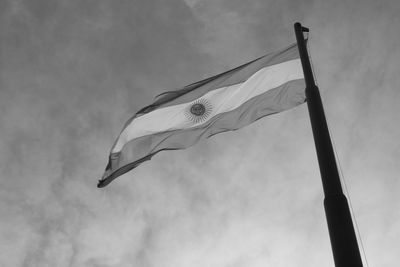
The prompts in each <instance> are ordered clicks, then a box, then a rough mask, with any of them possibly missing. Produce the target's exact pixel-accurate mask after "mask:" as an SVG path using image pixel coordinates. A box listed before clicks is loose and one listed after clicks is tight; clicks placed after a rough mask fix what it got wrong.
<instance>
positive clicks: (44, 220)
mask: <svg viewBox="0 0 400 267" xmlns="http://www.w3.org/2000/svg"><path fill="white" fill-rule="evenodd" d="M399 12H400V2H399V1H397V0H392V1H385V0H383V1H374V0H353V1H322V0H320V1H317V0H315V1H309V0H305V1H288V0H280V1H277V0H275V1H272V0H247V1H241V0H169V1H166V0H146V1H140V0H116V1H107V0H70V1H61V0H51V1H50V0H0V114H1V116H0V133H1V134H0V149H1V151H2V153H1V154H0V173H1V174H0V183H1V186H0V218H1V219H0V265H1V266H6V267H8V266H10V267H18V266H24V267H25V266H40V267H42V266H44V267H45V266H93V267H95V266H96V267H106V266H107V267H111V266H113V267H114V266H115V267H120V266H121V267H125V266H134V267H156V266H157V267H158V266H162V267H187V266H190V267H199V266H201V267H245V266H246V267H259V266H274V267H280V266H293V267H297V266H307V267H313V266H318V267H325V266H326V267H328V266H334V263H333V257H332V253H331V248H330V243H329V235H328V230H327V225H326V219H325V214H324V209H323V192H322V185H321V180H320V175H319V170H318V165H317V158H316V153H315V148H314V143H313V139H312V133H311V128H310V121H309V117H308V111H307V106H306V105H301V106H299V107H296V108H294V109H292V110H289V111H286V112H283V113H280V114H276V115H273V116H270V117H267V118H264V119H262V120H259V121H257V122H255V123H253V124H252V125H250V126H248V127H246V128H243V129H241V130H238V131H234V132H229V133H224V134H220V135H216V136H214V137H213V138H210V139H208V140H207V141H204V142H201V143H199V144H197V145H196V146H194V147H192V148H190V149H187V150H183V151H173V152H162V153H159V154H157V155H156V156H155V157H154V158H153V159H152V160H151V161H149V162H146V163H144V164H142V165H141V166H140V167H138V168H137V169H135V170H133V171H131V172H129V173H127V174H125V175H123V176H121V177H119V178H118V179H116V180H115V181H113V182H112V183H111V184H110V185H109V186H107V187H106V188H103V189H98V188H97V187H96V185H97V181H98V179H99V178H100V177H101V175H102V174H103V171H104V168H105V166H106V164H107V158H108V153H109V151H110V148H111V145H112V143H113V142H114V140H115V138H116V137H117V135H118V133H119V132H120V130H121V128H122V126H123V124H124V123H125V121H126V120H128V119H129V118H130V117H131V116H132V115H133V114H134V113H135V112H136V111H138V110H139V109H140V108H142V107H143V106H145V105H147V104H150V103H152V101H153V100H154V97H155V96H156V95H157V94H160V93H162V92H164V91H168V90H173V89H177V88H180V87H183V86H184V85H187V84H189V83H192V82H195V81H198V80H201V79H204V78H206V77H209V76H211V75H214V74H217V73H220V72H223V71H226V70H228V69H231V68H233V67H236V66H238V65H240V64H243V63H245V62H247V61H250V60H252V59H254V58H257V57H259V56H262V55H264V54H265V53H268V52H271V51H275V50H278V49H280V48H282V47H285V46H287V45H289V44H291V43H293V42H295V36H294V32H293V24H294V23H295V22H296V21H300V22H301V23H302V24H303V25H304V26H307V27H309V28H310V30H311V32H310V35H309V38H310V39H309V49H310V53H311V57H312V63H313V67H314V72H315V76H316V80H317V83H318V86H319V88H320V91H321V95H322V99H323V103H324V107H325V113H326V116H327V119H328V123H329V126H330V130H331V134H332V137H333V141H334V144H335V148H336V151H337V157H338V160H339V163H340V170H341V172H342V177H343V178H344V180H345V182H346V185H347V186H346V187H347V191H346V192H347V196H348V197H349V199H350V202H351V204H352V209H353V213H354V215H355V218H356V222H357V229H358V231H359V233H360V236H361V240H362V243H363V248H364V250H363V251H365V255H366V261H365V259H364V261H365V266H367V264H366V263H368V266H370V267H374V266H380V267H396V266H398V263H397V261H396V258H397V257H398V251H399V249H400V245H399V244H398V240H399V239H400V222H399V221H400V182H399V179H398V178H399V175H398V173H399V171H400V165H399V162H400V143H399V140H398V137H399V136H400V127H399V126H398V122H399V121H400V90H399V84H400V75H399V72H400V45H399V43H400V35H399V28H398V25H399V24H400V16H399V15H398V14H399Z"/></svg>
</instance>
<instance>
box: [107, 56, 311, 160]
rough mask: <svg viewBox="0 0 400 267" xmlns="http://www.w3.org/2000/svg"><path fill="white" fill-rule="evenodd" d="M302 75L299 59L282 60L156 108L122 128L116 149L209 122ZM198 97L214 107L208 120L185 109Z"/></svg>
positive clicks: (114, 150) (114, 149) (113, 150)
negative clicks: (191, 115)
mask: <svg viewBox="0 0 400 267" xmlns="http://www.w3.org/2000/svg"><path fill="white" fill-rule="evenodd" d="M302 77H303V73H302V71H301V62H300V60H299V59H294V60H291V61H286V62H282V63H279V64H276V65H272V66H269V67H265V68H263V69H261V70H259V71H258V72H256V73H255V74H253V75H252V76H251V77H250V78H249V79H247V80H246V81H245V82H243V83H239V84H234V85H231V86H227V87H222V88H218V89H216V90H212V91H209V92H208V93H206V94H205V95H203V96H201V97H200V98H198V99H195V100H194V101H192V102H189V103H183V104H178V105H174V106H168V107H164V108H159V109H156V110H154V111H152V112H150V113H147V114H144V115H142V116H139V117H137V118H135V119H134V120H132V121H131V122H130V123H129V124H128V125H127V126H126V127H125V129H124V130H123V131H122V132H121V134H120V136H119V138H118V140H117V142H116V143H115V146H114V148H113V149H112V152H113V153H116V152H119V151H121V149H122V148H123V146H124V145H125V144H126V143H127V142H129V141H130V140H133V139H135V138H139V137H141V136H145V135H150V134H154V133H157V132H164V131H173V130H177V129H187V128H190V127H196V126H198V125H200V124H202V123H203V124H204V123H207V121H208V120H211V119H212V117H213V116H216V115H217V114H219V113H224V112H228V111H230V110H234V109H236V108H237V107H239V106H240V105H242V104H243V103H245V102H246V101H248V100H249V99H251V98H253V97H255V96H258V95H260V94H262V93H264V92H266V91H268V90H270V89H273V88H276V87H278V86H279V85H281V84H284V83H286V82H288V81H290V80H296V79H300V78H302ZM199 100H203V101H207V103H209V105H210V106H211V107H212V110H210V112H209V114H208V117H207V118H208V119H207V120H202V121H199V122H197V123H195V122H193V121H191V120H189V119H188V118H187V114H186V113H185V111H186V110H188V108H190V106H191V105H192V104H193V103H194V102H196V101H199Z"/></svg>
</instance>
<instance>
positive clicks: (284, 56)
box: [139, 43, 299, 113]
mask: <svg viewBox="0 0 400 267" xmlns="http://www.w3.org/2000/svg"><path fill="white" fill-rule="evenodd" d="M297 58H299V51H298V49H297V44H296V43H294V44H291V45H290V46H288V47H285V48H283V49H281V50H279V51H275V52H273V53H269V54H266V55H264V56H262V57H260V58H258V59H255V60H253V61H250V62H248V63H246V64H243V65H241V66H239V67H236V68H234V69H231V70H228V71H226V72H223V73H220V74H218V75H215V76H213V77H210V78H207V79H204V80H202V81H198V82H195V83H192V84H190V85H187V86H185V87H184V88H182V89H180V90H176V91H170V92H165V93H163V94H161V95H160V96H159V97H157V99H156V101H155V102H154V103H153V104H151V105H150V106H148V107H145V108H144V109H142V110H141V111H142V112H139V113H147V112H149V111H152V110H154V109H156V108H160V107H166V106H173V105H177V104H182V103H188V102H191V101H194V100H195V99H197V98H199V97H201V96H202V95H204V94H206V93H207V92H209V91H212V90H215V89H218V88H222V87H227V86H231V85H234V84H238V83H242V82H244V81H246V80H247V79H248V78H250V77H251V76H252V75H253V74H254V73H256V72H257V71H258V70H260V69H262V68H265V67H268V66H272V65H276V64H279V63H282V62H285V61H290V60H293V59H297Z"/></svg>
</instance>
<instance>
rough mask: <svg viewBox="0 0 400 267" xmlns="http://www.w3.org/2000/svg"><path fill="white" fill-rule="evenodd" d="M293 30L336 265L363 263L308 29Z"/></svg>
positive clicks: (297, 27) (359, 265)
mask: <svg viewBox="0 0 400 267" xmlns="http://www.w3.org/2000/svg"><path fill="white" fill-rule="evenodd" d="M294 31H295V33H296V39H297V45H298V48H299V53H300V59H301V64H302V66H303V72H304V78H305V81H306V89H305V91H306V99H307V106H308V111H309V114H310V120H311V127H312V131H313V136H314V143H315V148H316V151H317V157H318V163H319V169H320V173H321V179H322V186H323V189H324V194H325V199H324V207H325V214H326V220H327V223H328V229H329V237H330V240H331V246H332V252H333V259H334V261H335V266H336V267H362V266H363V265H362V260H361V255H360V250H359V248H358V244H357V238H356V234H355V232H354V227H353V222H352V219H351V215H350V210H349V205H348V203H347V199H346V196H345V195H344V194H343V190H342V186H341V183H340V178H339V172H338V168H337V165H336V160H335V155H334V152H333V148H332V142H331V138H330V135H329V131H328V126H327V123H326V118H325V113H324V109H323V106H322V101H321V96H320V94H319V89H318V87H317V86H316V85H315V82H314V77H313V73H312V70H311V64H310V60H309V57H308V52H307V48H306V42H305V40H304V35H303V32H308V31H309V30H308V29H307V28H305V27H303V26H301V24H300V23H299V22H297V23H295V24H294Z"/></svg>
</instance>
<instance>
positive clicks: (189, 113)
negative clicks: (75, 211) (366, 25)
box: [97, 44, 305, 187]
mask: <svg viewBox="0 0 400 267" xmlns="http://www.w3.org/2000/svg"><path fill="white" fill-rule="evenodd" d="M304 89H305V83H304V77H303V71H302V67H301V62H300V59H299V53H298V49H297V45H296V44H293V45H290V46H289V47H286V48H285V49H282V50H280V51H277V52H274V53H270V54H267V55H265V56H263V57H260V58H258V59H256V60H253V61H251V62H249V63H246V64H244V65H241V66H239V67H237V68H235V69H232V70H229V71H227V72H224V73H221V74H218V75H216V76H213V77H210V78H208V79H205V80H202V81H199V82H196V83H193V84H190V85H188V86H185V87H184V88H182V89H180V90H177V91H171V92H166V93H163V94H161V95H159V96H158V97H157V98H156V100H155V102H154V103H153V104H151V105H149V106H146V107H144V108H142V109H141V110H139V111H138V112H137V113H136V114H135V115H134V116H133V117H132V118H131V119H129V120H128V121H127V123H126V124H125V126H124V127H123V129H122V131H121V133H120V135H119V136H118V138H117V140H116V141H115V143H114V145H113V146H112V149H111V153H110V156H109V162H108V165H107V167H106V170H105V172H104V174H103V176H102V178H101V179H100V181H99V183H98V185H97V186H98V187H104V186H106V185H108V184H109V183H110V182H111V181H112V180H114V179H115V178H117V177H118V176H120V175H122V174H124V173H126V172H128V171H130V170H131V169H133V168H135V167H137V166H138V165H140V164H141V163H142V162H144V161H146V160H150V159H151V158H152V156H154V155H155V154H157V153H158V152H160V151H163V150H178V149H185V148H187V147H190V146H192V145H194V144H196V143H197V142H199V141H200V140H202V139H205V138H208V137H210V136H213V135H215V134H218V133H222V132H225V131H233V130H236V129H239V128H242V127H244V126H246V125H248V124H250V123H252V122H254V121H256V120H258V119H260V118H262V117H265V116H268V115H271V114H274V113H278V112H282V111H285V110H288V109H290V108H293V107H295V106H297V105H299V104H301V103H304V102H305V92H304Z"/></svg>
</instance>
